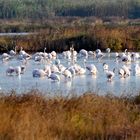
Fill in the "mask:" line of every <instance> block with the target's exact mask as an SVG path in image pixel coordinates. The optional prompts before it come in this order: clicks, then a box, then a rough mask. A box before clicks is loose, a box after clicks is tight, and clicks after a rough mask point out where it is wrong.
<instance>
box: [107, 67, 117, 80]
mask: <svg viewBox="0 0 140 140" xmlns="http://www.w3.org/2000/svg"><path fill="white" fill-rule="evenodd" d="M114 76H115V69H113V71H106V77H107V79H108V81H109V82H111V81H112V79H113V78H114Z"/></svg>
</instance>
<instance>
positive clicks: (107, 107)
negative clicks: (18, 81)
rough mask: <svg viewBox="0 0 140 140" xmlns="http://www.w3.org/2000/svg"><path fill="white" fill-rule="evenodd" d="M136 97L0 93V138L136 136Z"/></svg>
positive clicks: (107, 139)
mask: <svg viewBox="0 0 140 140" xmlns="http://www.w3.org/2000/svg"><path fill="white" fill-rule="evenodd" d="M139 105H140V96H137V97H133V98H122V97H121V98H119V97H113V96H111V95H109V96H98V95H96V94H91V93H87V94H84V95H82V96H71V97H70V96H69V97H58V96H57V97H46V96H44V95H43V94H42V93H40V92H39V91H30V92H28V93H26V94H21V95H18V94H16V93H15V92H11V93H9V94H5V93H1V96H0V140H23V139H26V140H65V139H67V140H74V139H76V140H85V139H88V140H90V139H92V140H94V139H95V140H123V139H130V140H131V139H133V140H134V139H138V138H139V137H140V108H139Z"/></svg>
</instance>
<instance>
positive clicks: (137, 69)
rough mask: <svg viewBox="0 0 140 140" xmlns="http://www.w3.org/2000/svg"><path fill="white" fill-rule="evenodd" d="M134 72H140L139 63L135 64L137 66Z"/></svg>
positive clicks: (136, 73) (137, 73)
mask: <svg viewBox="0 0 140 140" xmlns="http://www.w3.org/2000/svg"><path fill="white" fill-rule="evenodd" d="M134 74H135V75H139V74H140V66H139V64H135V66H134Z"/></svg>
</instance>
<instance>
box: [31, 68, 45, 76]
mask: <svg viewBox="0 0 140 140" xmlns="http://www.w3.org/2000/svg"><path fill="white" fill-rule="evenodd" d="M32 75H33V77H45V76H47V73H46V72H45V71H44V70H43V69H34V70H33V72H32Z"/></svg>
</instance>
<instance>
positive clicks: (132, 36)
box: [0, 25, 140, 52]
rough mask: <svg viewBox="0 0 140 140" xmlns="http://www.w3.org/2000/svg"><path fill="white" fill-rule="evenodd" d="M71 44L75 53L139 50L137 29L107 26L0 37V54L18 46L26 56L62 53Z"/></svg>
mask: <svg viewBox="0 0 140 140" xmlns="http://www.w3.org/2000/svg"><path fill="white" fill-rule="evenodd" d="M72 44H74V47H75V50H77V51H79V50H80V49H86V50H92V51H94V50H96V49H97V48H100V49H102V50H105V49H106V48H108V47H110V48H111V50H112V51H122V50H124V49H126V48H127V49H128V50H132V51H139V50H140V27H139V26H117V27H116V26H115V27H113V26H110V25H78V26H76V25H75V26H73V27H72V26H69V27H65V26H62V27H57V26H56V27H46V28H45V29H40V31H39V32H37V33H35V34H32V35H28V36H3V37H2V36H1V37H0V51H1V52H2V51H3V52H4V51H7V50H10V49H13V47H14V46H16V45H17V46H19V48H18V50H19V49H20V46H22V47H23V48H24V49H25V50H26V51H28V52H36V51H42V50H44V48H45V47H46V48H47V49H46V51H47V52H50V51H52V50H55V51H57V52H62V51H64V50H68V49H69V48H70V46H71V45H72Z"/></svg>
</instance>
